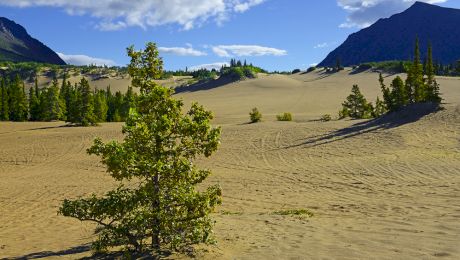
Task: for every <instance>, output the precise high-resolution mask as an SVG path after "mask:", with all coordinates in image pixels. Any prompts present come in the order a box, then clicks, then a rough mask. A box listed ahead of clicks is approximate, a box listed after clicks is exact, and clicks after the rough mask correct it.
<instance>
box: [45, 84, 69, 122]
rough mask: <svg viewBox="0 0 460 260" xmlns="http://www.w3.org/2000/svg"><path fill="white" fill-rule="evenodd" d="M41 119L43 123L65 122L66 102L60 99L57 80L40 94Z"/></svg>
mask: <svg viewBox="0 0 460 260" xmlns="http://www.w3.org/2000/svg"><path fill="white" fill-rule="evenodd" d="M39 104H40V118H41V119H42V120H43V121H52V120H65V119H66V118H65V115H66V107H65V101H64V100H63V99H61V98H60V95H59V87H58V82H57V79H56V78H55V79H54V80H53V83H52V85H51V86H49V87H47V88H44V89H42V90H41V94H40V101H39Z"/></svg>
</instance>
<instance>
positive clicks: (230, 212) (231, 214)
mask: <svg viewBox="0 0 460 260" xmlns="http://www.w3.org/2000/svg"><path fill="white" fill-rule="evenodd" d="M221 214H222V215H224V216H241V215H243V212H232V211H227V210H224V211H222V212H221Z"/></svg>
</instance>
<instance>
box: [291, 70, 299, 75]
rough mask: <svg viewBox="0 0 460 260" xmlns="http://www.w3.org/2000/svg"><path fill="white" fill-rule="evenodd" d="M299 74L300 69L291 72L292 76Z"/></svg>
mask: <svg viewBox="0 0 460 260" xmlns="http://www.w3.org/2000/svg"><path fill="white" fill-rule="evenodd" d="M296 73H300V69H295V70H293V71H292V74H296Z"/></svg>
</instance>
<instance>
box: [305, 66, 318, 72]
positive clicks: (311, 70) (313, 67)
mask: <svg viewBox="0 0 460 260" xmlns="http://www.w3.org/2000/svg"><path fill="white" fill-rule="evenodd" d="M315 70H316V67H315V66H311V67H309V68H308V69H307V73H310V72H313V71H315Z"/></svg>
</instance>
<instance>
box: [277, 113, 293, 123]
mask: <svg viewBox="0 0 460 260" xmlns="http://www.w3.org/2000/svg"><path fill="white" fill-rule="evenodd" d="M276 119H277V120H278V121H292V115H291V113H288V112H285V113H283V114H280V115H277V116H276Z"/></svg>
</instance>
